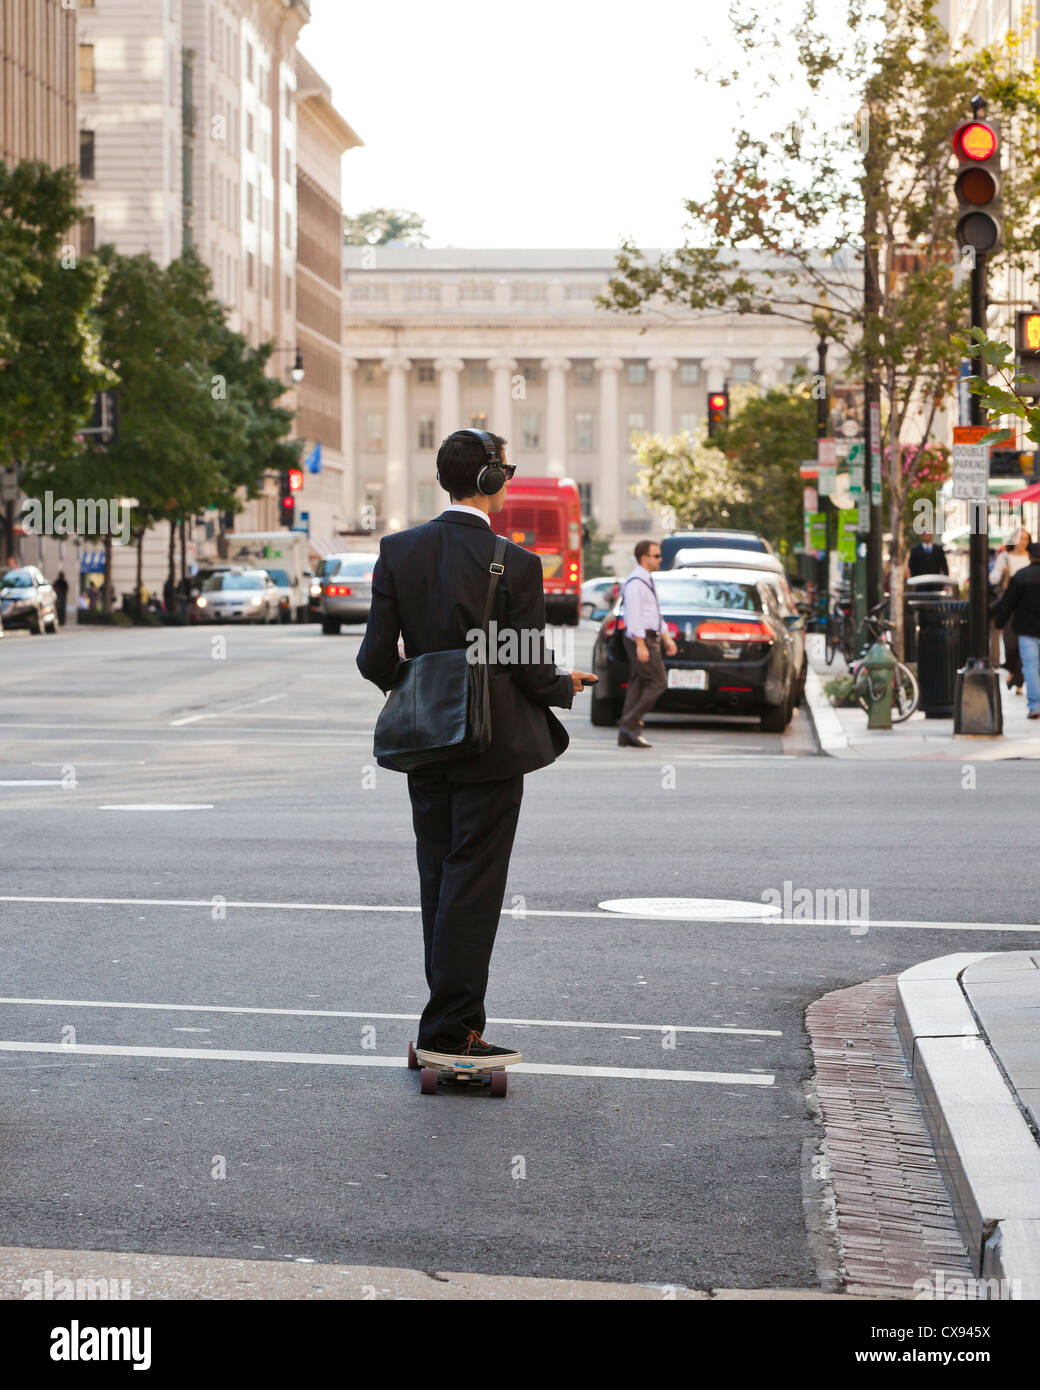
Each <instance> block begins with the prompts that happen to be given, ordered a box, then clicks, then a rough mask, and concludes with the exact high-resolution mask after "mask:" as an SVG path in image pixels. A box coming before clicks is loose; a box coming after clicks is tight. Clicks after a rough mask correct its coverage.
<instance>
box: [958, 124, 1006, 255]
mask: <svg viewBox="0 0 1040 1390" xmlns="http://www.w3.org/2000/svg"><path fill="white" fill-rule="evenodd" d="M953 152H954V154H955V155H956V156H957V175H956V180H955V182H954V186H953V188H954V193H955V194H956V195H957V244H958V245H959V246H970V247H972V248H973V250H975V251H999V250H1000V249H1001V247H1002V246H1003V243H1004V218H1003V207H1002V204H1001V198H1000V123H999V121H995V120H994V121H980V120H974V121H964V122H963V123H962V124H961V125H959V126H958V127H957V129H956V130H955V131H954V134H953Z"/></svg>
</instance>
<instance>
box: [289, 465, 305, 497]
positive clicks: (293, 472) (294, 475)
mask: <svg viewBox="0 0 1040 1390" xmlns="http://www.w3.org/2000/svg"><path fill="white" fill-rule="evenodd" d="M302 487H303V469H302V468H290V469H289V489H290V491H291V492H299V491H300V489H301V488H302Z"/></svg>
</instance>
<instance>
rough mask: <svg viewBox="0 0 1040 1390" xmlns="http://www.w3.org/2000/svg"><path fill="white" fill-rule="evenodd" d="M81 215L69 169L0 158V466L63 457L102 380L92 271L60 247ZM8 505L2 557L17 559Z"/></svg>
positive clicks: (96, 274)
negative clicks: (93, 320)
mask: <svg viewBox="0 0 1040 1390" xmlns="http://www.w3.org/2000/svg"><path fill="white" fill-rule="evenodd" d="M79 215H80V210H79V209H78V208H77V206H76V179H75V174H74V172H73V171H72V170H71V169H51V168H50V167H49V166H48V165H46V164H42V163H38V162H33V161H28V160H25V161H23V162H21V163H20V164H18V165H16V166H15V167H14V168H13V169H11V168H8V167H7V166H6V165H5V164H2V163H0V466H3V467H10V466H12V465H15V464H17V463H21V464H23V465H29V466H30V467H31V465H32V463H33V461H35V460H39V459H41V458H46V457H48V456H50V455H55V454H56V455H63V454H67V453H68V452H69V451H70V450H71V449H73V448H74V447H75V436H76V433H77V431H78V430H80V429H82V428H83V426H84V425H85V423H86V422H87V420H88V419H89V417H90V414H91V409H92V404H93V397H94V392H95V391H96V390H98V389H100V388H102V387H104V386H106V385H108V384H109V381H110V380H111V377H110V374H108V373H106V372H105V371H104V370H103V368H102V365H101V362H100V360H99V357H98V342H97V335H96V332H95V331H94V328H93V326H92V323H91V318H90V308H91V305H92V304H93V302H94V300H95V299H96V297H97V293H98V286H99V282H100V268H99V267H98V266H97V264H96V263H95V262H93V261H92V260H90V259H85V260H80V259H78V258H77V257H76V255H75V254H74V252H73V250H72V248H71V246H69V245H67V239H68V234H69V231H70V229H71V228H72V226H73V225H74V223H75V222H76V220H77V219H78V217H79ZM15 511H16V506H15V504H14V503H11V504H9V506H8V508H7V514H6V527H7V534H6V535H5V537H4V544H5V547H6V552H7V553H6V554H5V555H4V557H3V558H4V559H6V558H8V555H11V556H16V555H17V553H18V540H17V536H16V535H15V534H14V519H15Z"/></svg>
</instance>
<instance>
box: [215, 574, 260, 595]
mask: <svg viewBox="0 0 1040 1390" xmlns="http://www.w3.org/2000/svg"><path fill="white" fill-rule="evenodd" d="M202 587H203V589H204V590H205V591H206V592H207V593H213V592H215V591H216V590H217V589H262V588H263V587H264V577H263V575H262V574H228V573H227V572H226V571H225V572H224V573H223V574H211V575H210V577H209V578H208V579H207V580H206V582H205V584H203V586H202Z"/></svg>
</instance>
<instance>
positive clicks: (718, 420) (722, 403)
mask: <svg viewBox="0 0 1040 1390" xmlns="http://www.w3.org/2000/svg"><path fill="white" fill-rule="evenodd" d="M728 419H729V392H728V391H709V392H708V438H709V439H711V437H712V436H713V435H714V434H715V432H716V431H717V430H718V429H719V428H720V426H722V425H724V424H725V423H726V421H727V420H728Z"/></svg>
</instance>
